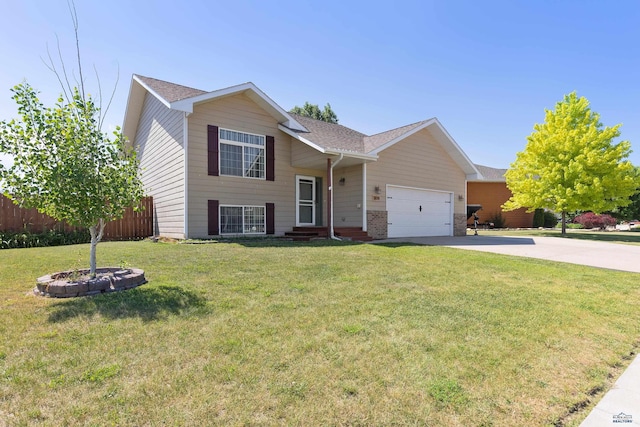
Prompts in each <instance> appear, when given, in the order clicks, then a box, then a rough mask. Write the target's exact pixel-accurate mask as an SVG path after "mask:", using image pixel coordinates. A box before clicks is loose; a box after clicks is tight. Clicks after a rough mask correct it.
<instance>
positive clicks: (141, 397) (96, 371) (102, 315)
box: [0, 241, 640, 426]
mask: <svg viewBox="0 0 640 427" xmlns="http://www.w3.org/2000/svg"><path fill="white" fill-rule="evenodd" d="M88 252H89V249H88V246H87V245H78V246H66V247H55V248H38V249H15V250H2V251H0V278H1V280H0V425H3V424H2V422H3V421H4V422H6V423H7V425H9V426H13V425H48V426H58V425H70V426H76V425H78V426H79V425H114V426H141V425H153V426H155V425H172V426H174V425H225V426H226V425H300V426H310V425H363V426H364V425H366V426H369V425H376V426H377V425H434V426H439V425H449V426H452V425H453V426H456V425H460V426H470V425H484V426H489V425H494V426H506V425H545V424H549V425H553V424H556V425H577V423H579V421H580V420H582V419H583V418H584V417H585V416H586V415H587V413H588V410H589V409H590V408H591V407H592V406H593V402H594V400H597V399H598V398H599V397H600V396H601V395H602V393H603V391H604V390H605V389H606V388H607V387H609V386H610V385H611V383H612V382H613V380H614V379H615V376H617V375H618V374H619V373H620V372H621V370H622V369H623V368H624V366H626V365H627V364H628V363H629V359H630V355H631V354H632V353H633V352H635V351H637V349H638V347H639V346H640V328H639V326H638V325H640V281H639V280H638V275H636V274H632V273H622V272H615V271H606V270H598V269H593V268H587V267H580V266H575V265H569V264H559V263H552V262H546V261H540V260H528V259H523V258H518V257H508V256H501V255H494V254H486V253H480V252H470V251H461V250H456V249H450V248H440V247H427V246H413V245H402V244H395V245H361V244H346V243H338V242H317V243H310V244H289V243H279V242H275V241H274V242H262V243H260V242H253V243H244V244H242V243H214V244H194V245H185V244H181V245H179V244H168V243H151V242H132V243H101V244H100V245H99V247H98V260H99V264H100V265H102V266H106V265H116V266H117V265H121V264H128V265H130V266H135V267H139V268H143V269H144V270H145V271H146V276H147V278H148V280H149V283H148V284H147V285H144V286H141V287H139V288H137V289H134V290H130V291H126V292H123V293H117V294H106V295H102V296H98V297H91V298H78V299H71V300H53V299H46V298H41V297H35V296H33V295H31V294H30V291H31V288H32V287H33V283H34V279H35V278H36V277H37V276H40V275H43V274H46V273H50V272H54V271H59V270H63V269H68V268H70V267H72V268H73V267H84V266H85V265H84V264H85V260H86V259H87V256H88ZM585 405H586V406H585Z"/></svg>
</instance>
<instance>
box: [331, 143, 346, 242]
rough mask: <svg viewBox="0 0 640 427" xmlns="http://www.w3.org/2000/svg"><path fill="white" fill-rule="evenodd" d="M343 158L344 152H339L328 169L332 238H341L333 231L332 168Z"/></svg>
mask: <svg viewBox="0 0 640 427" xmlns="http://www.w3.org/2000/svg"><path fill="white" fill-rule="evenodd" d="M343 158H344V154H342V153H340V157H339V158H338V160H336V161H335V162H333V163H332V164H331V168H330V169H329V191H330V193H331V219H330V221H329V222H330V223H329V237H331V238H332V239H333V240H342V239H341V238H339V237H336V234H335V232H334V231H333V168H335V167H336V166H337V165H338V163H340V162H341V161H342V159H343Z"/></svg>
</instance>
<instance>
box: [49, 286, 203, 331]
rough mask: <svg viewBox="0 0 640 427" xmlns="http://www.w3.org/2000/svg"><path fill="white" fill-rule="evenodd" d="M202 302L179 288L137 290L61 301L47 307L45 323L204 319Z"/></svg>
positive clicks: (201, 299)
mask: <svg viewBox="0 0 640 427" xmlns="http://www.w3.org/2000/svg"><path fill="white" fill-rule="evenodd" d="M207 312H208V307H207V300H206V298H204V297H202V296H201V295H198V294H197V293H196V292H193V291H191V290H188V289H184V288H181V287H179V286H157V287H149V286H140V287H137V288H135V289H130V290H127V291H121V292H112V293H107V294H101V295H96V296H88V297H77V298H70V299H64V300H61V302H59V303H56V304H54V305H52V306H51V313H50V314H49V318H48V321H49V322H51V323H58V322H65V321H67V320H70V319H73V318H77V317H93V316H95V315H97V314H99V315H101V316H103V317H105V318H107V319H123V318H133V317H139V318H140V319H142V320H143V321H145V322H150V321H155V320H162V319H164V318H167V317H168V316H170V315H205V314H207Z"/></svg>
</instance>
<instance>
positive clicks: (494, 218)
mask: <svg viewBox="0 0 640 427" xmlns="http://www.w3.org/2000/svg"><path fill="white" fill-rule="evenodd" d="M487 222H489V223H491V224H493V228H506V227H507V221H506V220H505V219H504V217H503V216H502V212H498V213H494V214H493V215H491V216H490V217H489V218H487Z"/></svg>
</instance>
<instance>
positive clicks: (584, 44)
mask: <svg viewBox="0 0 640 427" xmlns="http://www.w3.org/2000/svg"><path fill="white" fill-rule="evenodd" d="M76 8H77V11H78V16H79V21H80V24H79V25H80V27H79V32H80V45H81V53H82V56H83V66H84V73H85V75H86V76H88V78H87V82H88V86H89V88H90V89H92V90H90V91H91V92H92V93H95V92H96V88H97V85H96V80H95V77H94V72H93V67H94V66H95V68H96V69H97V70H98V72H99V75H100V78H101V81H102V85H103V90H105V92H108V91H107V90H106V88H109V89H110V88H112V87H113V84H114V82H115V80H116V77H117V76H118V75H119V78H120V82H119V84H118V87H117V91H116V93H115V98H114V101H113V105H112V107H111V110H110V111H109V114H108V115H107V123H108V124H109V125H110V126H111V127H113V126H115V125H119V124H121V123H122V120H123V117H124V110H125V105H126V100H127V96H128V91H129V85H130V81H131V75H132V74H134V73H136V74H141V75H144V76H149V77H155V78H158V79H162V80H168V81H171V82H174V83H180V84H184V85H186V86H192V87H195V88H198V89H203V90H215V89H219V88H223V87H227V86H231V85H235V84H239V83H243V82H247V81H251V82H253V83H255V84H256V85H257V86H258V87H260V88H261V89H262V90H263V91H264V92H266V93H267V94H268V95H269V96H270V97H271V98H272V99H273V100H274V101H275V102H276V103H278V104H279V105H280V106H281V107H283V108H284V109H287V110H288V109H290V108H291V107H293V106H294V105H296V104H298V105H302V104H303V103H304V102H305V101H309V102H311V103H314V104H319V105H320V106H323V105H324V104H326V103H330V104H331V106H332V108H333V110H334V111H335V112H336V113H337V115H338V117H339V119H340V123H341V124H343V125H345V126H348V127H351V128H354V129H356V130H358V131H360V132H363V133H366V134H375V133H378V132H382V131H385V130H389V129H393V128H396V127H399V126H403V125H406V124H409V123H413V122H416V121H419V120H424V119H427V118H430V117H434V116H435V117H437V118H438V119H439V120H440V121H441V123H442V124H443V125H444V127H445V128H446V129H447V130H448V131H449V133H450V134H451V136H452V137H453V138H454V139H455V140H456V142H457V143H458V144H459V145H460V147H461V148H462V149H463V150H464V151H465V152H466V153H467V155H468V156H469V157H470V159H471V160H472V161H473V162H475V163H478V164H482V165H487V166H492V167H498V168H506V167H508V166H509V164H510V163H511V162H513V161H514V160H515V156H516V153H517V152H518V151H521V150H523V149H524V147H525V144H526V137H527V136H528V135H529V134H530V133H531V132H532V130H533V125H534V124H535V123H539V122H542V121H544V109H545V108H548V109H551V108H553V107H554V105H555V103H556V102H558V101H560V100H561V99H562V97H563V96H564V95H565V94H567V93H569V92H571V91H574V90H575V91H577V92H578V95H580V96H585V97H587V99H589V101H590V102H591V106H592V109H593V110H594V111H596V112H598V113H600V115H601V121H602V122H603V124H605V125H614V124H617V123H622V124H623V126H622V128H621V131H622V136H621V138H620V139H621V140H622V139H624V140H629V141H630V142H631V144H632V148H634V149H635V152H634V153H632V155H631V157H630V160H631V161H632V162H633V163H634V164H635V165H640V102H639V101H640V25H639V24H638V23H639V22H640V2H638V1H636V0H619V1H615V2H605V1H590V0H580V1H577V0H576V1H574V0H567V1H559V0H558V1H548V0H537V1H516V0H510V1H484V2H479V1H477V0H475V1H466V0H465V1H437V2H436V1H428V0H423V1H402V0H398V1H395V2H375V1H366V2H364V1H362V2H360V1H348V0H342V1H339V2H337V1H333V0H325V1H323V2H307V1H303V0H299V1H277V2H275V1H266V0H265V1H243V0H233V1H216V0H213V1H188V0H185V1H182V2H159V1H149V0H135V1H131V0H127V1H121V0H111V1H108V2H96V1H92V0H76ZM0 10H2V14H1V15H0V57H1V58H2V62H1V63H2V66H0V119H9V118H12V117H14V116H15V115H16V111H17V109H16V106H15V103H14V102H13V100H11V93H10V91H9V89H10V88H11V87H12V86H14V85H15V84H18V83H20V82H22V81H23V80H25V79H26V80H27V81H28V82H29V83H30V84H31V85H32V86H34V87H35V88H36V89H38V90H39V91H40V92H41V99H42V100H43V101H44V102H45V103H51V102H52V101H53V100H55V98H56V97H57V95H58V94H59V92H60V88H59V86H58V85H57V80H56V78H55V76H54V75H53V74H52V73H51V72H50V71H49V70H48V69H47V68H46V67H45V65H44V64H43V62H42V58H46V55H47V46H48V47H49V50H50V51H51V52H52V53H53V54H55V55H57V48H56V35H57V37H58V38H59V40H60V45H61V48H62V53H63V56H64V57H65V60H66V61H67V64H68V65H72V64H73V60H74V56H73V55H74V51H73V48H74V39H73V27H72V23H71V19H70V17H69V11H68V8H67V3H66V0H19V1H18V0H0ZM106 95H107V94H105V96H106Z"/></svg>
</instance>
